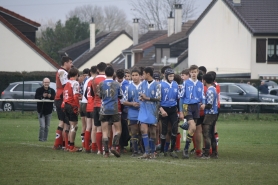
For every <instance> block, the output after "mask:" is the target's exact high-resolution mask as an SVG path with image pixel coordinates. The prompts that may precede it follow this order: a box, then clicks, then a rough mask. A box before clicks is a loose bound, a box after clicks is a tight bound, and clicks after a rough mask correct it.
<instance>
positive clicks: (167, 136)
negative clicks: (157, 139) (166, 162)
mask: <svg viewBox="0 0 278 185" xmlns="http://www.w3.org/2000/svg"><path fill="white" fill-rule="evenodd" d="M167 127H168V128H167V134H166V142H165V146H164V152H165V154H166V155H167V153H168V150H169V146H170V142H171V130H172V125H171V123H170V122H169V120H168V122H167Z"/></svg>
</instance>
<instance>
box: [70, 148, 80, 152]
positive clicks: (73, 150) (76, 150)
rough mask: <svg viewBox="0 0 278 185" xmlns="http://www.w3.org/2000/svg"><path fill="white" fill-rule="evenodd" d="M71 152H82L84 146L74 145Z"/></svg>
mask: <svg viewBox="0 0 278 185" xmlns="http://www.w3.org/2000/svg"><path fill="white" fill-rule="evenodd" d="M69 152H82V148H78V147H74V148H73V149H69Z"/></svg>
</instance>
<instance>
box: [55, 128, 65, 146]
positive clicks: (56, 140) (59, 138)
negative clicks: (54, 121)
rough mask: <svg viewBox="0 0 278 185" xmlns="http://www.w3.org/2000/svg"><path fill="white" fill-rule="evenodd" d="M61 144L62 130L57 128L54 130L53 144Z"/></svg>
mask: <svg viewBox="0 0 278 185" xmlns="http://www.w3.org/2000/svg"><path fill="white" fill-rule="evenodd" d="M61 140H62V142H61ZM62 144H63V136H62V130H59V129H57V130H56V139H55V142H54V146H55V147H58V146H59V145H62Z"/></svg>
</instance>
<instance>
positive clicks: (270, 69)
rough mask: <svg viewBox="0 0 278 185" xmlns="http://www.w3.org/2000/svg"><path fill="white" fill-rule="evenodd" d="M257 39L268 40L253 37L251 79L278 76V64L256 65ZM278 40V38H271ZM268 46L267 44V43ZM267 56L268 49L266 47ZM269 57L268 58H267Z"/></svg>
mask: <svg viewBox="0 0 278 185" xmlns="http://www.w3.org/2000/svg"><path fill="white" fill-rule="evenodd" d="M257 38H267V37H253V38H252V60H251V61H252V62H251V78H252V79H258V78H259V75H262V74H263V75H270V76H271V75H277V74H278V64H267V62H266V63H256V43H257ZM271 38H278V37H271ZM266 45H267V43H266ZM266 55H267V47H266ZM266 57H267V56H266Z"/></svg>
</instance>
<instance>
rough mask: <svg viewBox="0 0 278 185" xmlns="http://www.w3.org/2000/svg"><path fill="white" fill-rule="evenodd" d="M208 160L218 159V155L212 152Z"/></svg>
mask: <svg viewBox="0 0 278 185" xmlns="http://www.w3.org/2000/svg"><path fill="white" fill-rule="evenodd" d="M210 158H212V159H218V153H217V152H213V153H212V154H211V155H210Z"/></svg>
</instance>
